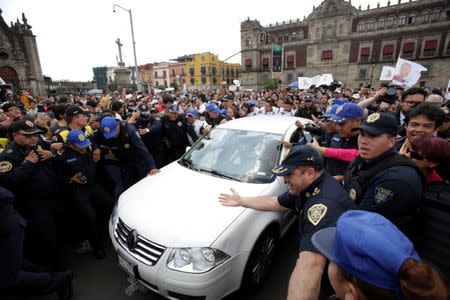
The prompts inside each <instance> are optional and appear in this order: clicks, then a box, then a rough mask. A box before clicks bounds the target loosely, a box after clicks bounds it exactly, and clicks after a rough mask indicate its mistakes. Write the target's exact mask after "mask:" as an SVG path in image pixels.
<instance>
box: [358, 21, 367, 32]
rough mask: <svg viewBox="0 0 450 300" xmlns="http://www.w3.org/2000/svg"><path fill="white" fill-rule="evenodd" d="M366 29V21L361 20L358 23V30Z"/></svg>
mask: <svg viewBox="0 0 450 300" xmlns="http://www.w3.org/2000/svg"><path fill="white" fill-rule="evenodd" d="M365 30H366V21H360V22H359V23H358V31H365Z"/></svg>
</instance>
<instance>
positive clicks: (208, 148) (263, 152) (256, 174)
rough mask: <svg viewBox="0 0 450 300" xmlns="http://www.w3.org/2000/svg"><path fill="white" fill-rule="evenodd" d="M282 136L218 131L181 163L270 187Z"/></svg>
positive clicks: (198, 143)
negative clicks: (267, 184)
mask: <svg viewBox="0 0 450 300" xmlns="http://www.w3.org/2000/svg"><path fill="white" fill-rule="evenodd" d="M281 139H282V135H280V134H272V133H265V132H253V131H245V130H235V129H224V128H216V129H214V130H212V131H211V132H210V133H209V134H208V135H206V136H204V137H203V138H202V139H201V140H199V141H198V142H197V143H196V144H195V145H194V146H193V147H192V148H191V149H190V150H189V151H188V152H187V153H186V154H185V155H184V157H183V158H182V159H181V160H180V161H179V163H180V164H181V165H184V166H186V167H188V168H191V169H193V170H196V171H199V172H204V173H209V174H212V175H213V176H218V177H223V178H228V179H232V180H237V181H243V182H248V183H269V182H272V181H273V180H274V179H275V176H274V175H273V174H272V169H273V168H274V167H275V165H276V164H277V162H278V159H279V154H280V150H279V149H280V147H279V146H278V144H279V141H280V140H281Z"/></svg>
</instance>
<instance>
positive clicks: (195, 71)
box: [186, 52, 241, 89]
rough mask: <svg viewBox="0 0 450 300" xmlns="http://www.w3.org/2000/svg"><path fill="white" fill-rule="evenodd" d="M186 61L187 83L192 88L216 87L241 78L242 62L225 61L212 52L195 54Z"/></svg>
mask: <svg viewBox="0 0 450 300" xmlns="http://www.w3.org/2000/svg"><path fill="white" fill-rule="evenodd" d="M192 57H193V60H192V61H189V62H186V71H187V74H186V85H187V86H188V87H189V88H190V89H195V88H198V89H201V88H206V87H209V88H216V87H218V86H220V85H221V84H233V80H234V79H238V78H239V72H240V67H241V65H240V64H232V63H224V62H222V61H220V60H219V58H218V56H217V55H215V54H212V53H210V52H205V53H200V54H194V55H192Z"/></svg>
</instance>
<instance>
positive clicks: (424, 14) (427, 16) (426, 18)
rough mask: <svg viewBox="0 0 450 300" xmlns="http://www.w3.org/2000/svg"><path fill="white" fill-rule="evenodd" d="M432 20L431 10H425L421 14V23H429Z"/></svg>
mask: <svg viewBox="0 0 450 300" xmlns="http://www.w3.org/2000/svg"><path fill="white" fill-rule="evenodd" d="M429 20H430V11H429V10H425V11H423V12H422V15H421V16H420V23H428V21H429Z"/></svg>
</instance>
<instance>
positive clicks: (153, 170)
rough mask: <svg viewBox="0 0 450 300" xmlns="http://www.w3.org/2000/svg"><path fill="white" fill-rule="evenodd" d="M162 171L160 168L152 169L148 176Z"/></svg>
mask: <svg viewBox="0 0 450 300" xmlns="http://www.w3.org/2000/svg"><path fill="white" fill-rule="evenodd" d="M159 172H161V171H160V170H159V169H157V168H155V169H151V170H150V172H148V174H147V176H153V175H155V174H157V173H159Z"/></svg>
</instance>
